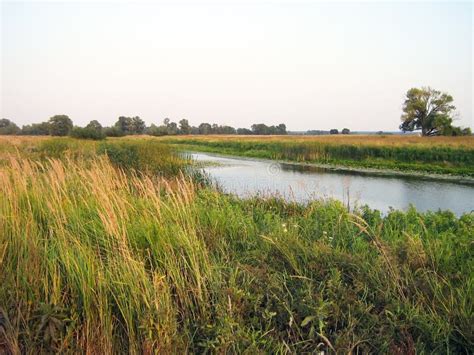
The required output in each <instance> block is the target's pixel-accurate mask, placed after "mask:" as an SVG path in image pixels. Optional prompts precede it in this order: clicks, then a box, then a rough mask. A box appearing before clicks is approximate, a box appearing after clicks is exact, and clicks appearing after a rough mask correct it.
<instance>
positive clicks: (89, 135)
mask: <svg viewBox="0 0 474 355" xmlns="http://www.w3.org/2000/svg"><path fill="white" fill-rule="evenodd" d="M70 135H71V137H73V138H79V139H93V140H101V139H105V134H104V132H102V130H97V129H94V128H91V127H85V128H83V127H74V128H73V129H72V131H71V134H70Z"/></svg>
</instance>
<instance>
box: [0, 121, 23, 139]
mask: <svg viewBox="0 0 474 355" xmlns="http://www.w3.org/2000/svg"><path fill="white" fill-rule="evenodd" d="M19 133H20V128H19V127H18V126H17V125H16V124H15V123H14V122H12V121H10V120H9V119H6V118H2V119H1V120H0V135H14V134H19Z"/></svg>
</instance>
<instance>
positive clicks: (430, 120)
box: [400, 87, 456, 136]
mask: <svg viewBox="0 0 474 355" xmlns="http://www.w3.org/2000/svg"><path fill="white" fill-rule="evenodd" d="M452 102H453V97H452V96H451V95H449V94H447V93H443V92H441V91H438V90H434V89H432V88H430V87H423V88H421V89H418V88H412V89H410V90H408V92H407V94H406V99H405V102H404V103H403V114H402V117H401V119H402V124H401V125H400V129H401V130H402V131H404V132H406V131H415V130H420V129H421V134H422V135H423V136H434V135H439V134H443V133H446V132H448V131H451V129H450V128H449V127H450V126H452V112H453V111H454V110H455V109H456V107H455V106H454V105H453V104H452Z"/></svg>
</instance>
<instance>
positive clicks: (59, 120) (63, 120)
mask: <svg viewBox="0 0 474 355" xmlns="http://www.w3.org/2000/svg"><path fill="white" fill-rule="evenodd" d="M48 123H49V130H50V133H51V135H52V136H67V135H68V134H69V133H70V132H71V130H72V127H73V124H72V120H71V119H70V118H69V117H68V116H67V115H56V116H53V117H51V118H50V119H49V122H48Z"/></svg>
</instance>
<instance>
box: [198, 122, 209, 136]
mask: <svg viewBox="0 0 474 355" xmlns="http://www.w3.org/2000/svg"><path fill="white" fill-rule="evenodd" d="M211 132H212V126H211V125H210V124H209V123H201V124H200V125H199V134H211Z"/></svg>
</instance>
